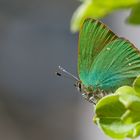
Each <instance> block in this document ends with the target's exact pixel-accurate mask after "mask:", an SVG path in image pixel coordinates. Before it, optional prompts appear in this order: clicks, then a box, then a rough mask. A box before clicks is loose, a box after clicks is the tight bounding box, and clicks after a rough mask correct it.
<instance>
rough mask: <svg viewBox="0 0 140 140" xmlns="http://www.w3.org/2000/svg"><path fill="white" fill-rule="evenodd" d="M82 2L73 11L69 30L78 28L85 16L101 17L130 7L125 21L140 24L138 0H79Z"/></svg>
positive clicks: (139, 4) (73, 30) (139, 2)
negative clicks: (129, 12)
mask: <svg viewBox="0 0 140 140" xmlns="http://www.w3.org/2000/svg"><path fill="white" fill-rule="evenodd" d="M80 1H81V2H82V4H81V5H80V6H79V7H78V9H77V10H76V11H75V12H74V14H73V17H72V19H71V31H72V32H76V31H78V30H79V28H80V25H81V24H82V22H83V20H84V19H85V18H86V17H91V18H96V19H97V18H102V17H104V16H106V15H108V14H110V13H111V12H113V11H115V10H119V9H124V8H125V9H130V8H131V9H132V12H131V14H130V16H129V17H128V19H127V21H128V23H131V24H140V14H139V12H140V0H124V1H123V0H104V1H103V0H80Z"/></svg>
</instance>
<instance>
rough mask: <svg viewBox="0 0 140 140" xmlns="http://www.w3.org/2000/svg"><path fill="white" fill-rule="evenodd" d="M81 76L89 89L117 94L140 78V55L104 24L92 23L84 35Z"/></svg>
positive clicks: (80, 52)
mask: <svg viewBox="0 0 140 140" xmlns="http://www.w3.org/2000/svg"><path fill="white" fill-rule="evenodd" d="M78 72H79V77H80V80H81V81H82V83H83V84H84V85H85V86H87V87H88V86H93V88H94V89H96V88H100V89H103V90H105V91H114V90H116V89H117V88H118V87H120V86H122V85H131V84H132V82H133V80H134V79H135V77H136V76H138V75H140V52H139V51H138V50H137V49H136V48H135V47H133V45H132V44H131V43H130V42H129V41H127V40H125V39H122V38H118V37H117V36H116V35H115V34H114V33H113V32H111V31H110V30H109V29H108V28H107V27H105V25H104V24H102V23H100V22H98V21H95V20H92V19H89V20H86V21H85V23H84V24H83V27H82V30H81V32H80V37H79V53H78Z"/></svg>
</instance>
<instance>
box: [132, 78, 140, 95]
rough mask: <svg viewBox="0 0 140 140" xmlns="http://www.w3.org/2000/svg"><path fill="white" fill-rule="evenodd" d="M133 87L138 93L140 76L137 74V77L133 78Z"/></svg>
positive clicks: (139, 90) (139, 91)
mask: <svg viewBox="0 0 140 140" xmlns="http://www.w3.org/2000/svg"><path fill="white" fill-rule="evenodd" d="M133 88H134V89H135V91H136V92H137V93H139V94H140V76H138V77H137V78H136V79H135V81H134V83H133Z"/></svg>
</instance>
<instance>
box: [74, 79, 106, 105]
mask: <svg viewBox="0 0 140 140" xmlns="http://www.w3.org/2000/svg"><path fill="white" fill-rule="evenodd" d="M76 88H77V90H78V91H79V92H80V93H81V94H82V96H83V97H84V98H85V99H86V100H87V101H89V102H91V103H94V104H96V103H97V102H98V101H99V100H100V99H101V98H103V97H104V96H106V95H107V93H106V92H105V91H104V90H101V89H99V88H97V89H94V87H93V86H88V87H86V86H84V85H83V84H82V82H81V81H77V82H76Z"/></svg>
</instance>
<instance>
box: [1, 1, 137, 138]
mask: <svg viewBox="0 0 140 140" xmlns="http://www.w3.org/2000/svg"><path fill="white" fill-rule="evenodd" d="M78 5H79V2H77V1H76V0H60V1H54V0H40V1H39V0H34V1H33V0H28V1H27V0H11V1H9V0H0V66H1V68H0V139H1V140H110V139H109V138H107V137H106V136H105V135H104V134H102V132H101V131H100V130H99V129H98V128H97V126H96V125H95V124H94V123H93V122H92V117H93V106H92V104H90V103H88V102H87V101H85V100H84V99H82V97H81V96H80V94H79V93H78V91H77V90H76V89H75V87H74V86H73V84H74V83H73V81H72V80H69V79H65V78H62V77H61V78H59V77H57V76H56V75H55V71H56V70H57V66H58V65H61V66H63V67H64V68H66V69H67V70H68V71H70V72H72V73H73V74H75V75H76V76H77V42H78V34H71V32H70V29H69V27H70V19H71V16H72V14H73V12H74V10H75V9H76V8H77V6H78ZM129 12H130V11H129V10H128V11H118V12H115V13H113V14H111V15H109V16H108V17H106V18H104V19H103V22H104V23H106V24H107V25H108V26H109V27H110V28H111V29H112V30H113V31H114V32H115V33H117V34H118V35H119V36H123V37H125V38H127V39H129V40H130V41H131V42H133V43H134V44H135V45H136V46H137V47H139V48H140V41H139V36H140V27H139V26H131V25H126V24H125V23H124V19H125V18H126V17H127V16H128V15H129Z"/></svg>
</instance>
